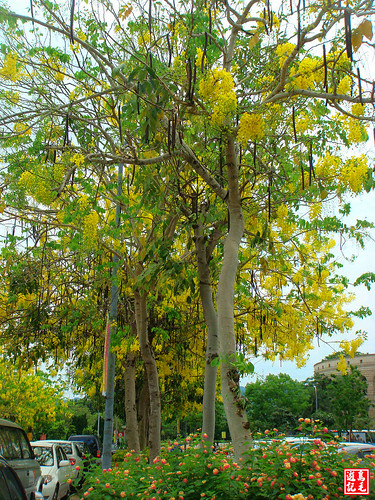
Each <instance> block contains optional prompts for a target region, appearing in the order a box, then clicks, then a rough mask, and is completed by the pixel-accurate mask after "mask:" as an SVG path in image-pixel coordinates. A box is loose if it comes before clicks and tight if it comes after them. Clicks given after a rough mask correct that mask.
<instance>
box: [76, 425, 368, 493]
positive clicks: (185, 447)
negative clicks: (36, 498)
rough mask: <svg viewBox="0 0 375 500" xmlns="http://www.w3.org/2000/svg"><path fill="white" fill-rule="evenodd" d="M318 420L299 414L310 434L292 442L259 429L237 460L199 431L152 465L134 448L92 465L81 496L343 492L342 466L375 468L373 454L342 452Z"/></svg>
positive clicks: (172, 445)
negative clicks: (119, 458) (102, 465)
mask: <svg viewBox="0 0 375 500" xmlns="http://www.w3.org/2000/svg"><path fill="white" fill-rule="evenodd" d="M318 425H319V423H317V422H310V420H309V419H300V427H299V432H300V433H301V434H300V435H307V434H308V435H310V437H312V440H310V441H306V442H304V443H302V444H301V445H299V446H295V445H293V444H290V443H288V442H287V441H286V440H285V436H283V435H280V434H279V433H278V432H277V430H276V429H274V430H273V431H272V432H269V431H266V432H265V433H264V434H259V435H257V436H255V438H256V439H254V442H253V443H252V445H251V446H250V449H249V451H248V453H247V454H246V456H244V457H243V458H242V459H241V461H240V463H236V462H235V461H234V458H233V452H232V450H231V449H229V448H219V449H218V450H217V451H215V452H212V449H211V446H209V445H207V443H206V442H205V441H204V440H202V441H199V440H198V439H197V438H194V437H188V438H186V440H185V442H184V443H183V444H182V445H181V444H179V443H177V442H176V443H169V444H168V446H165V447H164V448H163V449H162V452H161V455H160V457H157V458H156V459H155V460H154V461H153V463H151V464H149V463H148V461H147V457H146V456H144V455H136V454H135V453H132V452H130V451H129V452H126V453H125V457H124V460H123V462H119V463H116V464H115V465H114V467H113V469H109V470H104V471H102V470H101V469H94V470H91V471H90V472H89V473H88V475H87V476H86V478H85V483H84V488H83V490H82V491H81V495H82V498H83V499H84V498H86V497H88V498H89V499H93V500H107V499H108V500H109V499H113V498H140V499H145V500H146V499H147V500H159V499H169V500H173V499H174V500H188V499H191V500H195V499H202V498H207V499H211V500H214V499H215V500H219V499H222V500H228V499H231V500H232V499H233V500H237V499H238V500H240V499H253V500H262V499H267V500H270V499H285V500H292V499H293V500H304V499H308V500H310V499H319V500H328V499H333V498H344V495H343V484H344V468H353V467H356V466H361V467H363V466H364V464H365V465H366V466H369V467H374V466H375V463H374V462H373V461H372V460H373V459H374V457H375V455H371V456H369V457H368V458H366V459H365V460H364V461H363V462H361V463H360V461H359V460H356V458H355V457H354V458H355V460H353V459H352V458H353V457H352V456H350V455H345V454H342V453H339V452H338V450H337V443H336V441H335V440H334V438H333V437H332V436H330V435H329V433H328V430H327V429H320V428H319V427H318ZM371 477H372V479H371V482H372V489H374V475H373V474H371ZM356 498H357V499H359V498H367V499H368V498H369V497H368V496H367V497H360V496H356Z"/></svg>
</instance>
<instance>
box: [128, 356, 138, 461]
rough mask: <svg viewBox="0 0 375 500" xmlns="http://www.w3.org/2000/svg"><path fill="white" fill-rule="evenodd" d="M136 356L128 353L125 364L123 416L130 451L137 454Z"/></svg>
mask: <svg viewBox="0 0 375 500" xmlns="http://www.w3.org/2000/svg"><path fill="white" fill-rule="evenodd" d="M136 361H137V354H136V353H135V352H129V353H128V355H127V357H126V362H125V375H124V378H125V416H126V439H127V442H128V447H129V449H130V450H134V451H135V452H136V453H138V452H139V451H140V449H141V447H140V444H139V430H138V416H137V401H136V389H135V366H136Z"/></svg>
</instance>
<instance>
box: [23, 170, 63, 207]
mask: <svg viewBox="0 0 375 500" xmlns="http://www.w3.org/2000/svg"><path fill="white" fill-rule="evenodd" d="M64 173H65V168H64V166H63V165H62V164H60V163H55V164H54V165H50V164H48V163H47V164H45V163H43V164H40V165H36V166H34V167H33V169H32V170H31V171H25V172H23V173H22V174H21V176H20V178H19V180H18V184H19V185H20V186H21V187H23V188H25V190H26V193H27V194H28V195H29V196H32V197H33V198H34V199H35V200H36V201H37V202H38V203H43V204H44V205H49V204H51V203H52V202H53V201H54V200H55V198H56V192H55V191H53V188H54V187H57V186H58V184H59V183H61V181H62V179H63V177H64Z"/></svg>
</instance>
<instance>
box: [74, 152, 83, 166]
mask: <svg viewBox="0 0 375 500" xmlns="http://www.w3.org/2000/svg"><path fill="white" fill-rule="evenodd" d="M71 161H72V162H73V163H74V165H75V166H76V167H80V166H81V165H83V164H84V163H85V157H84V155H82V154H80V153H76V154H74V155H73V156H72V158H71Z"/></svg>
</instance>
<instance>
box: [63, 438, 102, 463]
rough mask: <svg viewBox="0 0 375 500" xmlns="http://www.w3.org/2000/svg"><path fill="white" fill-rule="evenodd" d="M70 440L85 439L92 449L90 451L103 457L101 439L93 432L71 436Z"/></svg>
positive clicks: (93, 454) (98, 456)
mask: <svg viewBox="0 0 375 500" xmlns="http://www.w3.org/2000/svg"><path fill="white" fill-rule="evenodd" d="M68 440H69V441H83V442H84V443H86V444H87V447H88V448H89V450H90V453H91V455H92V456H93V457H96V458H100V457H101V449H102V448H101V446H100V441H99V439H98V437H97V436H94V435H93V434H80V435H78V436H69V437H68Z"/></svg>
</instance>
